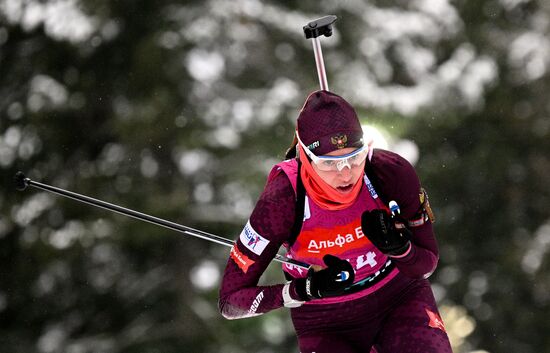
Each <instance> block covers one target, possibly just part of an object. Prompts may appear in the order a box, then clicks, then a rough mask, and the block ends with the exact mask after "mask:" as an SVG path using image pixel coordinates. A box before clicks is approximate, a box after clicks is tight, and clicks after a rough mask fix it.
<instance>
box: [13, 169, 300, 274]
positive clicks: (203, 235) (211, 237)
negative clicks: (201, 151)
mask: <svg viewBox="0 0 550 353" xmlns="http://www.w3.org/2000/svg"><path fill="white" fill-rule="evenodd" d="M28 186H32V187H34V188H37V189H40V190H44V191H47V192H50V193H53V194H56V195H60V196H63V197H67V198H70V199H73V200H76V201H79V202H83V203H86V204H88V205H92V206H95V207H99V208H103V209H106V210H109V211H113V212H116V213H119V214H122V215H124V216H128V217H132V218H135V219H139V220H141V221H145V222H149V223H152V224H154V225H157V226H161V227H165V228H168V229H171V230H174V231H177V232H180V233H184V234H186V235H190V236H192V237H196V238H200V239H204V240H208V241H211V242H213V243H217V244H220V245H225V246H229V247H232V246H233V245H234V244H235V242H234V241H232V240H229V239H226V238H223V237H220V236H218V235H215V234H211V233H207V232H204V231H202V230H198V229H194V228H191V227H188V226H184V225H181V224H178V223H174V222H171V221H167V220H165V219H162V218H158V217H154V216H150V215H148V214H146V213H142V212H138V211H134V210H131V209H129V208H125V207H121V206H118V205H115V204H112V203H108V202H105V201H101V200H98V199H94V198H92V197H89V196H85V195H81V194H77V193H75V192H72V191H68V190H64V189H61V188H57V187H55V186H51V185H47V184H43V183H39V182H37V181H33V180H31V179H29V178H27V177H26V176H25V174H23V173H22V172H17V173H16V174H15V187H16V189H17V190H19V191H23V190H25V189H26V188H27V187H28ZM274 260H275V261H278V262H281V263H287V264H290V265H294V266H298V267H302V268H305V269H309V267H310V266H309V265H308V264H306V263H303V262H300V261H296V260H293V259H289V258H287V257H285V256H282V255H280V254H276V255H275V258H274Z"/></svg>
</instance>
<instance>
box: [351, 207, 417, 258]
mask: <svg viewBox="0 0 550 353" xmlns="http://www.w3.org/2000/svg"><path fill="white" fill-rule="evenodd" d="M396 220H397V219H396V218H395V217H392V216H390V214H389V213H388V212H386V211H385V210H380V209H376V210H373V211H365V212H363V214H362V215H361V228H362V229H363V233H364V234H365V236H366V237H367V238H369V240H370V241H371V242H372V243H373V244H374V246H376V247H377V248H378V250H380V251H381V252H383V253H384V254H387V255H390V256H399V255H402V254H404V253H405V252H406V251H407V250H408V249H409V247H410V246H411V242H410V239H411V232H410V231H409V230H408V229H407V228H406V227H405V226H404V225H403V223H402V222H400V225H401V227H400V228H397V227H396Z"/></svg>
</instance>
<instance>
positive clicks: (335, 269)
mask: <svg viewBox="0 0 550 353" xmlns="http://www.w3.org/2000/svg"><path fill="white" fill-rule="evenodd" d="M323 262H324V263H325V264H326V265H327V267H326V268H324V269H322V270H320V271H317V272H315V271H314V270H313V268H310V269H309V271H308V273H307V277H306V278H298V279H295V280H294V281H295V286H296V293H297V294H298V295H299V296H300V299H301V300H303V301H308V300H311V299H315V298H325V297H334V296H338V295H342V294H344V289H345V288H346V287H349V286H350V285H351V284H353V280H354V279H355V272H354V271H353V267H352V266H351V264H350V263H349V262H348V261H346V260H341V259H339V258H337V257H336V256H333V255H325V256H324V257H323Z"/></svg>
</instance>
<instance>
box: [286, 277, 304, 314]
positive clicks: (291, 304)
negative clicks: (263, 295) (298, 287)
mask: <svg viewBox="0 0 550 353" xmlns="http://www.w3.org/2000/svg"><path fill="white" fill-rule="evenodd" d="M283 303H284V306H285V308H297V307H299V306H302V304H304V303H305V302H302V301H299V300H296V299H292V297H291V296H290V282H287V283H286V284H285V285H284V286H283Z"/></svg>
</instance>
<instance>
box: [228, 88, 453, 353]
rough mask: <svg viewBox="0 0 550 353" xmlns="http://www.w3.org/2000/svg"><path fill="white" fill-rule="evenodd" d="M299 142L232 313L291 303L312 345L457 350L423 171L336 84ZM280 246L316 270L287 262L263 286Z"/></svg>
mask: <svg viewBox="0 0 550 353" xmlns="http://www.w3.org/2000/svg"><path fill="white" fill-rule="evenodd" d="M294 145H295V148H291V149H289V151H290V153H289V154H288V156H289V157H292V152H294V151H296V152H294V153H295V157H294V158H289V159H287V160H285V161H284V162H281V163H279V164H277V165H275V166H274V168H273V169H272V171H271V173H270V174H269V176H268V179H267V183H266V186H265V189H264V191H263V192H262V194H261V196H260V198H259V200H258V202H257V204H256V206H255V208H254V210H253V212H252V214H251V216H250V219H249V221H248V223H247V224H246V226H245V227H244V229H243V231H242V233H241V234H240V236H239V238H238V239H237V241H236V244H235V246H234V247H233V248H232V249H231V253H230V257H229V259H228V262H227V266H226V268H225V272H224V275H223V280H222V283H221V287H220V299H219V309H220V312H221V313H222V315H223V316H224V317H225V318H228V319H238V318H246V317H251V316H255V315H260V314H263V313H267V312H269V311H271V310H274V309H277V308H280V307H283V306H286V307H289V308H291V309H290V312H291V318H292V322H293V324H294V328H295V331H296V334H297V338H298V345H299V347H300V351H301V352H302V353H314V352H315V353H334V352H338V353H368V352H371V349H372V352H378V353H408V352H410V353H413V352H422V353H448V352H452V350H451V345H450V343H449V339H448V337H447V334H446V332H445V327H444V324H443V322H442V320H441V317H440V315H439V312H438V308H437V306H436V302H435V299H434V296H433V293H432V290H431V287H430V283H429V282H428V280H427V278H428V277H429V276H430V275H431V274H432V272H433V271H434V270H435V268H436V265H437V262H438V259H439V253H438V248H437V243H436V239H435V236H434V232H433V228H432V222H433V215H432V211H431V209H430V206H429V203H428V199H427V195H426V193H425V191H424V189H423V188H421V185H420V181H419V179H418V176H417V174H416V172H415V170H414V168H413V167H412V166H411V165H410V164H409V163H408V162H407V161H406V160H405V159H404V158H402V157H400V156H399V155H397V154H395V153H392V152H390V151H386V150H382V149H372V148H371V147H370V146H369V144H367V143H365V142H364V141H363V131H362V128H361V125H360V122H359V119H358V117H357V114H356V112H355V110H354V109H353V107H352V106H351V105H350V104H349V103H348V102H346V101H345V100H344V99H343V98H342V97H340V96H338V95H336V94H334V93H331V92H328V91H316V92H313V93H312V94H310V95H309V96H308V98H307V99H306V102H305V104H304V106H303V108H302V110H301V111H300V114H299V117H298V121H297V128H296V135H295V142H294ZM390 201H391V202H390ZM390 203H391V209H390V207H389V206H390V205H389V204H390ZM281 246H284V247H285V248H286V251H287V254H286V256H288V257H289V258H292V259H295V260H298V261H301V262H305V263H308V264H311V265H313V266H312V267H311V268H310V269H309V271H308V270H305V269H303V268H301V267H298V266H294V265H292V264H288V263H285V264H283V270H284V272H285V276H286V277H287V279H288V281H287V282H286V283H282V284H277V285H271V286H259V285H258V282H259V279H260V276H261V275H262V273H263V272H264V271H265V269H266V268H267V266H268V265H269V263H270V262H271V260H272V259H273V258H274V257H275V255H276V254H277V252H278V251H279V249H280V247H281Z"/></svg>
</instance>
